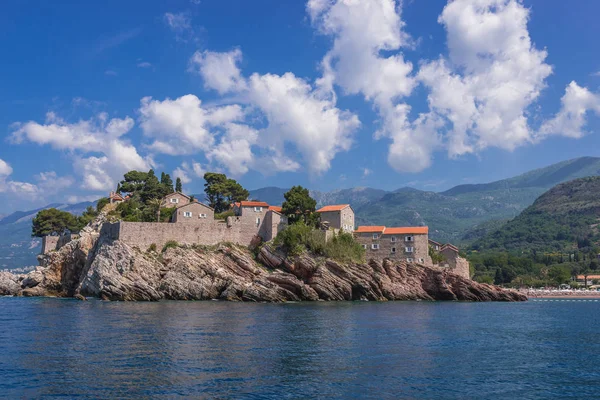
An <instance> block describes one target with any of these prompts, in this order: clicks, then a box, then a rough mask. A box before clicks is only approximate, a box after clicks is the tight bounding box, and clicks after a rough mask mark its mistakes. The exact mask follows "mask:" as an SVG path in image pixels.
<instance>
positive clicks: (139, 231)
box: [107, 217, 266, 250]
mask: <svg viewBox="0 0 600 400" xmlns="http://www.w3.org/2000/svg"><path fill="white" fill-rule="evenodd" d="M261 228H263V224H260V225H258V224H257V223H256V222H255V220H254V219H244V218H237V217H229V218H228V219H227V221H218V220H207V221H202V223H198V224H175V223H171V224H170V223H160V222H121V223H120V224H119V228H118V234H117V237H116V238H115V237H114V236H110V237H111V238H113V239H119V240H121V241H123V242H124V243H127V244H128V245H130V246H136V247H138V248H139V249H140V250H146V249H147V248H148V247H150V245H152V244H155V245H156V247H157V248H158V249H161V248H162V247H163V246H164V245H165V244H166V243H167V242H169V241H172V240H173V241H176V242H177V243H179V244H189V245H191V244H199V245H207V246H210V245H215V244H218V243H221V242H232V243H237V244H240V245H243V246H249V245H250V244H251V243H252V241H253V239H254V237H255V236H256V235H258V234H259V233H260V231H261ZM111 229H114V228H111ZM263 229H265V230H266V228H263ZM112 233H113V232H112V230H111V231H107V234H109V235H111V234H112ZM261 237H263V238H264V236H262V235H261Z"/></svg>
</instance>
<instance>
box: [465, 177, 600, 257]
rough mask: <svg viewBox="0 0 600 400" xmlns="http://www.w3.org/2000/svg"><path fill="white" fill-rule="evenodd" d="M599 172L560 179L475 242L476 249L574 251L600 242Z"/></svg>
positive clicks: (591, 246) (519, 251) (521, 251)
mask: <svg viewBox="0 0 600 400" xmlns="http://www.w3.org/2000/svg"><path fill="white" fill-rule="evenodd" d="M599 223H600V176H594V177H587V178H579V179H575V180H572V181H569V182H565V183H561V184H559V185H557V186H555V187H553V188H552V189H550V190H549V191H547V192H546V193H544V194H543V195H541V196H540V197H539V198H538V199H537V200H536V201H535V202H534V203H533V204H532V205H531V206H529V207H527V208H526V209H525V210H524V211H523V212H522V213H521V214H519V215H518V216H517V217H516V218H514V219H513V220H511V221H508V222H507V223H506V224H504V225H503V226H501V227H500V228H499V229H496V230H495V231H493V232H491V233H488V234H487V235H485V236H484V237H483V238H480V239H479V240H477V241H476V242H475V243H474V244H473V248H474V249H475V250H480V251H481V250H497V251H513V252H518V253H519V254H523V253H528V252H532V251H544V252H553V251H560V252H562V251H573V250H577V249H579V250H582V249H590V248H593V247H594V246H597V245H599V244H600V231H599V228H598V227H599Z"/></svg>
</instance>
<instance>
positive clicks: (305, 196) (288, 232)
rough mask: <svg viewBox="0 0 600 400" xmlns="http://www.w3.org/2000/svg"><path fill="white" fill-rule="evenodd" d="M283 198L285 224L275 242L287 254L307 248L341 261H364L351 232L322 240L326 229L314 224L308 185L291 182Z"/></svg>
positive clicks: (317, 221)
mask: <svg viewBox="0 0 600 400" xmlns="http://www.w3.org/2000/svg"><path fill="white" fill-rule="evenodd" d="M284 198H285V201H284V202H283V205H282V212H283V214H284V215H287V216H288V222H289V226H288V227H287V228H286V229H284V230H283V231H280V232H279V233H278V234H277V237H276V238H275V240H274V244H275V245H276V246H279V247H280V248H282V249H283V250H284V251H285V252H286V253H287V254H289V255H300V254H302V253H304V252H310V253H312V254H314V255H317V256H323V257H327V258H331V259H334V260H337V261H341V262H355V263H361V262H364V261H365V250H364V249H363V247H362V246H361V245H360V244H359V243H358V242H357V241H356V240H355V239H354V236H352V234H350V233H344V232H339V233H337V234H334V235H333V236H332V237H331V238H329V240H326V232H325V231H323V230H321V229H319V226H318V224H319V218H318V215H317V213H316V205H317V202H316V201H315V199H313V198H312V197H310V194H309V191H308V189H306V188H304V187H302V186H294V187H292V188H291V189H290V190H289V191H288V192H286V193H285V194H284Z"/></svg>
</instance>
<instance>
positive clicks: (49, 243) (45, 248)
mask: <svg viewBox="0 0 600 400" xmlns="http://www.w3.org/2000/svg"><path fill="white" fill-rule="evenodd" d="M58 239H59V236H44V237H43V238H42V251H41V254H46V253H49V252H51V251H53V250H56V249H57V248H58Z"/></svg>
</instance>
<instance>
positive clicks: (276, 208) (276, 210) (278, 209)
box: [269, 206, 283, 214]
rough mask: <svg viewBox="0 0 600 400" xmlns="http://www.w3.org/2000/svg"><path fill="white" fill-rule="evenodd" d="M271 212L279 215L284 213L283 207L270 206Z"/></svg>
mask: <svg viewBox="0 0 600 400" xmlns="http://www.w3.org/2000/svg"><path fill="white" fill-rule="evenodd" d="M269 210H271V211H275V212H278V213H279V214H281V211H283V209H282V208H281V206H269Z"/></svg>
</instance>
